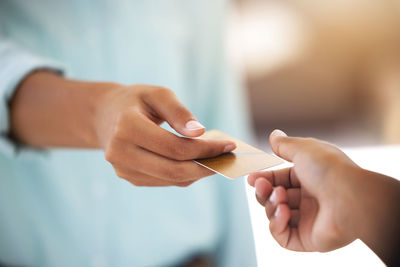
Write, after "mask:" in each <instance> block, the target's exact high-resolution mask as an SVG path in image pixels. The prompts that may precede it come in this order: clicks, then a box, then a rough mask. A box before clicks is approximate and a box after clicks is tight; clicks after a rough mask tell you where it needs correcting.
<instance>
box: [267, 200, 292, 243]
mask: <svg viewBox="0 0 400 267" xmlns="http://www.w3.org/2000/svg"><path fill="white" fill-rule="evenodd" d="M289 220H290V209H289V207H288V205H286V204H279V205H278V206H277V207H276V210H275V212H274V213H273V214H272V215H271V217H270V219H269V230H270V231H271V234H272V236H273V237H274V239H275V240H276V241H277V242H278V243H279V245H281V246H282V247H286V246H287V243H288V241H289V237H290V227H289Z"/></svg>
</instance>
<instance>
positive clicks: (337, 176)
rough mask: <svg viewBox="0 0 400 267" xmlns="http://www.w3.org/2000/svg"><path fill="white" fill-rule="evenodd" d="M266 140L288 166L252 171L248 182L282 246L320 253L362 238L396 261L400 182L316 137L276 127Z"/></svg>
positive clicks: (391, 262) (391, 261) (388, 260)
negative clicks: (362, 165)
mask: <svg viewBox="0 0 400 267" xmlns="http://www.w3.org/2000/svg"><path fill="white" fill-rule="evenodd" d="M270 143H271V147H272V149H273V151H274V152H275V153H276V154H277V155H278V156H280V157H282V158H284V159H286V160H288V161H290V162H292V163H293V167H290V168H286V169H281V170H274V171H263V172H256V173H252V174H251V175H249V177H248V183H249V184H250V185H251V186H254V187H255V188H256V197H257V200H258V202H259V203H260V204H261V205H263V206H264V207H265V211H266V214H267V217H268V218H269V221H270V225H269V227H270V231H271V234H272V236H273V237H274V238H275V240H276V241H277V242H278V243H279V244H280V245H281V246H282V247H284V248H287V249H289V250H295V251H320V252H325V251H331V250H334V249H337V248H340V247H343V246H345V245H347V244H349V243H351V242H353V241H354V240H355V239H361V240H362V241H363V242H364V243H365V244H367V245H368V246H369V247H370V248H371V249H372V250H373V251H374V252H375V253H376V254H377V255H378V256H379V257H380V258H381V259H382V260H383V261H384V262H385V263H386V264H388V265H396V264H399V263H400V262H399V252H400V251H399V248H400V231H399V227H398V226H399V225H400V208H399V204H400V182H398V181H397V180H395V179H393V178H391V177H388V176H385V175H382V174H378V173H374V172H371V171H367V170H364V169H362V168H360V167H359V166H357V165H356V164H355V163H354V162H353V161H351V159H350V158H348V157H347V156H346V155H345V154H344V153H343V152H342V151H341V150H339V149H338V148H336V147H335V146H333V145H331V144H328V143H325V142H322V141H318V140H316V139H311V138H294V137H287V135H286V134H285V133H283V132H282V131H280V130H275V131H274V132H273V133H272V134H271V136H270Z"/></svg>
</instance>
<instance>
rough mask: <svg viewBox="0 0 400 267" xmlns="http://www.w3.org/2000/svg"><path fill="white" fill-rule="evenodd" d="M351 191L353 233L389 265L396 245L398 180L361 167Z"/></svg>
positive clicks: (399, 213) (399, 236) (399, 198)
mask: <svg viewBox="0 0 400 267" xmlns="http://www.w3.org/2000/svg"><path fill="white" fill-rule="evenodd" d="M357 180H358V181H357V184H358V187H357V188H356V190H355V191H354V203H357V210H356V211H355V213H354V215H353V216H354V218H355V220H354V222H355V227H354V229H355V233H356V236H357V238H359V239H361V240H362V241H363V242H364V243H365V244H366V245H367V246H368V247H370V248H371V249H372V250H373V251H374V252H375V253H376V254H377V255H378V256H379V257H380V258H381V259H382V260H383V261H384V262H385V263H386V264H389V265H390V262H391V261H392V260H393V258H396V257H397V256H396V255H397V254H398V251H397V250H398V247H399V245H400V240H399V239H400V231H399V227H398V225H399V224H400V209H399V207H398V203H400V183H399V182H398V181H396V180H395V179H393V178H391V177H388V176H385V175H382V174H379V173H375V172H372V171H368V170H364V169H362V170H361V171H360V175H359V176H358V178H357Z"/></svg>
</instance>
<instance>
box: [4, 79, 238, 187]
mask: <svg viewBox="0 0 400 267" xmlns="http://www.w3.org/2000/svg"><path fill="white" fill-rule="evenodd" d="M10 111H11V114H10V118H11V135H12V136H13V138H14V139H16V140H17V141H18V142H20V143H24V144H27V145H29V146H33V147H38V148H48V147H51V148H52V147H69V148H102V149H104V152H105V157H106V159H107V160H108V161H109V162H110V163H111V164H112V165H113V167H114V169H115V171H116V173H117V175H118V176H119V177H122V178H125V179H126V180H128V181H129V182H131V183H132V184H134V185H138V186H169V185H177V186H187V185H189V184H191V183H193V182H194V181H196V180H198V179H200V178H202V177H205V176H208V175H211V174H213V172H211V171H209V170H207V169H206V168H203V167H201V166H199V165H197V164H196V163H194V162H193V161H192V160H193V159H197V158H206V157H213V156H216V155H219V154H222V153H225V152H229V151H232V150H233V149H235V144H234V143H232V142H231V141H224V140H218V141H205V140H200V139H192V138H186V137H197V136H200V135H202V134H203V133H204V131H205V129H204V127H203V126H202V125H201V124H200V123H199V122H198V121H197V120H196V118H195V117H194V116H193V114H192V113H190V111H188V110H187V109H186V108H185V106H183V105H182V103H180V102H179V100H178V99H177V97H176V96H175V94H174V93H173V92H172V91H171V90H169V89H166V88H163V87H159V86H149V85H135V86H124V85H121V84H116V83H106V82H83V81H74V80H69V79H65V78H64V77H61V76H59V75H56V74H54V73H50V72H47V71H37V72H34V73H32V74H30V75H29V76H28V77H26V78H25V79H24V81H23V82H22V83H21V84H20V86H19V87H18V88H17V91H16V93H15V96H14V97H13V99H12V101H11V103H10ZM164 121H166V122H167V123H168V124H170V125H171V126H172V128H174V129H175V130H176V131H177V132H178V133H180V134H182V135H184V136H186V137H178V136H176V135H175V134H173V133H171V132H169V131H167V130H164V129H163V128H161V127H160V124H161V123H163V122H164Z"/></svg>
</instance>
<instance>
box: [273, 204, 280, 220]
mask: <svg viewBox="0 0 400 267" xmlns="http://www.w3.org/2000/svg"><path fill="white" fill-rule="evenodd" d="M280 212H281V207H280V206H278V207H277V208H276V210H275V213H274V216H275V217H278V216H279V213H280Z"/></svg>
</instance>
